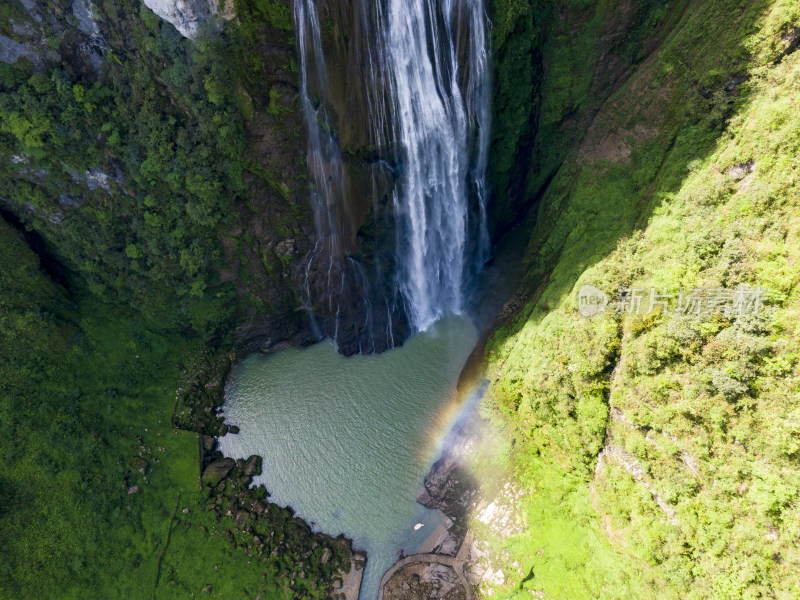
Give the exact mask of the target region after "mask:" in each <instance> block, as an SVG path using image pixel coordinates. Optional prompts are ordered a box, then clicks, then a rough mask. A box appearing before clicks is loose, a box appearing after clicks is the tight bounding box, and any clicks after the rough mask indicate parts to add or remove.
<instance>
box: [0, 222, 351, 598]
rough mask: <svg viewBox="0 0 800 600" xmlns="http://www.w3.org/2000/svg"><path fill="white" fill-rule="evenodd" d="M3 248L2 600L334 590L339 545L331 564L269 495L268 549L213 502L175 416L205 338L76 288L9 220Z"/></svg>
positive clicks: (1, 237) (290, 594)
mask: <svg viewBox="0 0 800 600" xmlns="http://www.w3.org/2000/svg"><path fill="white" fill-rule="evenodd" d="M0 256H2V257H3V261H1V262H0V497H2V503H0V540H2V543H1V545H0V547H1V548H2V557H3V560H2V563H1V564H0V598H4V599H5V598H8V599H9V600H11V599H14V600H19V599H22V598H31V599H33V598H36V599H40V598H64V599H67V598H81V599H84V598H132V599H143V600H144V599H162V598H163V599H167V598H188V597H191V596H193V595H199V593H200V592H201V591H202V590H203V588H207V586H211V587H210V593H209V595H208V597H211V598H246V597H250V598H255V597H256V596H257V595H259V594H261V596H260V597H261V598H262V599H266V598H276V599H277V598H284V599H288V598H294V597H297V596H298V595H302V596H303V597H321V596H323V595H324V593H325V592H326V590H327V585H328V584H329V583H330V581H331V578H332V574H333V572H335V571H336V569H338V567H339V565H340V564H341V563H340V561H339V550H337V549H336V548H338V546H339V545H336V547H334V548H333V558H332V559H331V560H330V562H329V563H328V565H322V564H321V561H320V556H319V554H320V553H321V552H322V546H319V543H320V542H322V544H326V543H327V542H325V541H322V540H321V538H319V536H316V537H315V538H314V539H312V537H311V536H310V534H309V532H308V530H307V528H304V527H300V526H298V524H296V523H295V522H294V521H293V520H292V519H291V515H289V514H288V512H287V511H282V510H278V509H277V507H272V508H270V510H269V512H268V513H265V515H264V517H263V518H259V519H258V520H257V521H256V522H254V523H250V524H249V525H248V528H249V530H250V531H253V530H255V531H258V532H259V534H260V535H264V534H263V533H262V532H264V531H266V536H265V539H266V540H267V545H266V549H265V550H263V556H261V554H260V553H258V552H254V551H253V548H252V540H253V534H252V533H250V535H249V540H250V548H248V547H247V541H246V540H247V539H248V537H247V534H246V532H244V531H242V529H241V528H238V527H237V526H235V525H234V523H233V518H232V517H225V516H224V514H225V513H224V512H223V516H221V518H218V516H217V515H218V514H219V512H218V511H217V512H215V511H212V510H208V508H209V502H210V501H212V500H213V497H212V498H211V499H209V498H208V497H207V496H208V494H207V492H206V490H203V489H202V488H201V486H200V472H199V469H200V463H199V444H198V438H197V434H196V433H193V432H188V431H181V430H177V429H174V428H173V427H172V413H173V407H174V406H175V404H176V401H175V390H176V389H178V387H179V384H181V381H182V375H181V373H182V369H183V367H182V366H181V365H182V364H186V365H189V364H191V362H192V361H193V360H194V359H195V357H196V356H198V353H200V354H202V353H204V352H206V351H205V350H203V347H202V343H201V342H200V341H198V340H197V339H192V338H186V337H183V336H180V335H176V334H169V335H165V334H160V333H157V332H154V331H152V330H150V329H148V328H147V326H145V325H144V324H143V322H142V320H141V318H137V317H136V316H135V315H131V314H127V313H126V312H125V311H124V310H120V309H119V308H118V307H112V306H109V305H106V304H103V303H101V302H99V301H97V300H96V299H94V296H93V295H92V294H90V293H88V292H83V293H74V294H73V295H70V294H68V292H67V291H66V290H65V289H64V288H62V287H60V286H59V285H57V284H55V283H53V282H52V280H51V279H50V278H49V277H48V276H47V275H46V274H45V273H43V272H42V271H41V270H40V266H39V260H38V258H37V257H36V255H35V254H34V253H33V252H31V250H30V249H29V248H28V246H27V245H26V243H25V241H24V240H23V238H22V236H21V235H20V234H19V233H18V232H17V231H16V230H14V229H13V228H11V227H10V226H8V225H7V224H6V222H5V221H2V220H0ZM203 383H204V384H205V383H206V382H205V381H204V382H203ZM139 469H142V470H143V472H140V470H139ZM233 487H234V485H233V483H228V486H227V488H228V489H229V490H231V489H233ZM270 532H272V536H270V535H269V534H270ZM234 539H235V541H236V542H237V545H238V547H237V545H234V544H232V543H231V541H232V540H234ZM317 546H319V550H318V551H317V554H316V555H314V557H312V558H308V557H306V556H305V553H306V552H307V551H308V553H309V554H310V550H309V549H311V548H314V547H317ZM273 549H274V550H275V552H274V554H271V552H272V550H273ZM256 554H258V555H257V556H256ZM301 571H302V572H303V573H302V576H301ZM314 589H315V590H316V591H313V590H314ZM207 591H208V589H207Z"/></svg>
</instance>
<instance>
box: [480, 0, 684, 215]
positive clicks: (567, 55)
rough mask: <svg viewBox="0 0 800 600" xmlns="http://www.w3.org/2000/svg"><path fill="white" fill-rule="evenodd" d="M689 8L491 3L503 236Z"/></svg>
mask: <svg viewBox="0 0 800 600" xmlns="http://www.w3.org/2000/svg"><path fill="white" fill-rule="evenodd" d="M681 4H685V2H678V1H676V0H659V1H657V2H634V3H630V4H629V5H626V6H620V4H619V3H618V2H612V1H604V2H586V1H585V0H562V1H558V2H552V1H548V0H492V2H490V8H491V12H492V18H493V22H494V27H493V29H492V49H493V55H494V56H493V58H494V61H495V82H494V119H493V133H492V135H493V141H492V157H491V165H490V173H491V181H492V185H493V195H492V207H493V210H492V222H493V228H494V229H495V230H503V229H505V228H507V227H509V226H510V225H512V224H513V223H515V222H517V220H518V219H519V217H520V215H522V214H524V212H525V211H526V210H527V209H528V208H529V207H530V206H531V203H532V202H533V201H535V200H536V199H538V197H539V195H540V194H541V193H542V192H543V191H544V188H545V187H546V186H547V184H548V182H549V181H550V180H551V178H552V177H553V175H554V174H555V172H556V171H557V170H558V168H559V167H560V165H561V163H562V162H563V161H564V159H565V158H566V156H567V154H568V153H569V151H570V149H571V148H572V147H573V146H575V145H576V144H577V143H579V142H580V141H581V139H582V138H583V136H584V135H585V134H586V131H587V129H588V126H589V125H590V124H591V122H592V119H593V117H594V115H595V114H596V113H597V111H598V110H599V108H600V107H601V106H602V103H603V102H604V101H605V99H606V98H607V97H608V95H609V94H610V93H611V92H612V91H614V90H615V87H616V86H617V84H618V81H619V80H620V79H621V78H622V77H623V75H624V73H625V72H626V70H628V69H631V68H635V67H636V66H637V65H639V64H640V63H641V62H642V61H643V60H644V59H645V58H646V57H647V55H648V53H649V52H650V51H651V50H652V46H653V43H654V42H655V41H656V40H657V36H658V35H660V33H661V31H662V30H664V29H666V28H667V27H668V26H669V23H670V17H671V15H672V14H674V13H677V12H679V10H678V9H679V8H680V5H681ZM673 6H674V7H675V8H674V9H673V11H672V13H670V8H672V7H673ZM609 57H611V58H609Z"/></svg>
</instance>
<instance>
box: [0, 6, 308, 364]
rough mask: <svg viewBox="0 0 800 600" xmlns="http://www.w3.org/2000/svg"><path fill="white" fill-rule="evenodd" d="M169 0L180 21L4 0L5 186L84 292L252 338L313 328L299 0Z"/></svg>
mask: <svg viewBox="0 0 800 600" xmlns="http://www.w3.org/2000/svg"><path fill="white" fill-rule="evenodd" d="M151 4H153V3H151ZM167 4H168V3H163V2H162V3H155V4H154V8H155V9H157V10H158V11H159V14H162V15H164V16H165V17H169V18H170V19H171V20H172V21H174V23H175V26H176V27H177V30H176V29H175V28H174V27H173V25H172V24H170V23H167V22H165V21H162V20H159V19H158V18H157V17H156V15H154V14H153V13H152V12H151V11H150V9H148V8H147V7H146V6H145V4H143V3H141V2H139V1H133V0H131V1H127V2H122V3H114V4H109V3H94V2H91V1H90V0H87V1H86V2H83V1H82V0H76V1H74V2H66V1H64V2H58V3H37V2H32V1H26V2H23V3H18V2H16V0H15V1H14V2H10V3H7V4H4V6H3V9H2V15H1V16H2V17H3V18H2V22H1V24H0V28H2V29H0V33H1V34H2V36H3V37H2V38H0V41H2V48H3V53H2V55H0V59H2V62H0V69H2V75H3V79H2V82H0V85H2V86H3V97H2V105H0V110H2V116H3V124H2V127H0V157H1V158H0V163H2V170H3V183H2V187H0V202H2V206H3V208H4V209H5V210H7V211H10V212H11V213H13V214H15V215H16V216H17V217H18V218H19V219H21V221H22V222H23V223H24V224H25V226H26V227H30V228H33V229H35V230H37V231H38V232H39V233H40V234H41V235H42V237H43V238H44V240H45V242H46V246H47V248H48V253H49V260H54V261H58V262H59V263H62V264H63V265H64V266H65V268H66V270H67V272H69V273H72V275H74V277H73V279H72V282H71V283H72V285H71V287H72V288H73V289H74V291H75V292H76V293H83V292H84V291H87V290H88V291H90V292H91V293H95V294H102V295H104V296H105V297H107V298H116V299H118V300H121V301H122V302H123V303H126V304H129V305H130V306H132V307H133V308H134V309H135V310H137V311H139V312H140V313H141V314H142V315H143V316H144V317H145V318H146V319H147V320H148V321H149V322H150V323H151V324H152V325H154V326H156V327H181V328H186V329H192V330H194V331H196V332H199V333H201V334H203V335H206V336H208V335H215V336H218V337H219V336H221V337H222V338H224V339H227V340H228V341H232V342H236V343H237V344H239V345H243V346H246V347H248V348H252V349H256V348H260V347H269V346H270V345H272V344H274V343H277V342H278V341H280V340H281V339H287V338H294V339H295V341H296V342H302V341H303V340H307V339H310V335H311V334H309V333H308V324H307V319H306V317H305V315H304V314H303V312H302V311H300V310H298V309H300V308H301V307H302V305H303V301H302V299H301V298H300V294H299V291H300V289H301V283H300V282H302V278H303V277H304V265H303V260H302V259H303V257H304V255H305V254H306V253H307V252H308V250H309V248H310V247H311V245H312V241H311V238H312V237H313V234H314V227H313V222H312V218H311V211H310V206H309V199H308V182H307V178H306V172H305V161H304V155H305V137H304V134H303V124H302V118H301V115H300V110H299V102H298V79H297V68H296V60H295V47H294V36H293V26H292V18H291V8H290V6H291V3H290V2H278V1H276V2H267V3H263V2H249V1H243V2H237V3H236V11H237V13H238V18H237V19H236V20H233V16H234V15H233V8H234V7H233V5H232V4H226V5H225V7H224V10H222V9H216V11H215V10H214V9H213V7H211V8H209V6H210V5H209V6H206V4H205V3H202V2H200V3H177V4H175V5H174V6H172V5H170V6H167ZM214 6H216V3H215V4H214ZM170 7H171V8H170ZM168 8H169V9H170V10H167V9H168ZM173 8H174V9H175V10H172V9H173ZM178 9H180V10H178ZM181 33H183V34H185V35H187V36H190V37H196V38H197V40H196V41H194V42H192V41H189V40H187V39H185V38H184V37H182V35H181ZM234 324H238V328H237V329H236V330H235V331H234V332H232V333H231V328H232V325H234Z"/></svg>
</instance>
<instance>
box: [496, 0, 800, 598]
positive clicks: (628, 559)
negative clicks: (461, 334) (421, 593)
mask: <svg viewBox="0 0 800 600" xmlns="http://www.w3.org/2000/svg"><path fill="white" fill-rule="evenodd" d="M571 4H572V3H571ZM599 6H600V7H601V8H602V6H603V5H599ZM625 6H629V5H627V4H625ZM598 10H599V8H598ZM556 14H558V11H556ZM561 14H562V15H565V14H568V11H566V10H565V11H562V13H561ZM562 26H563V24H562ZM562 31H564V30H563V29H562ZM566 31H569V29H567V30H566ZM566 31H565V33H566ZM580 31H581V28H578V29H576V30H574V31H573V34H574V35H573V36H567V37H564V38H562V40H563V43H564V45H563V46H562V47H561V49H560V51H558V52H555V54H553V55H552V56H554V57H556V56H561V57H562V60H564V61H565V62H575V63H576V64H577V67H576V68H578V69H580V68H582V67H581V65H582V64H584V63H582V62H581V61H580V57H581V56H582V55H581V49H582V48H584V47H588V46H591V45H592V44H595V43H596V44H601V43H602V42H603V38H602V36H601V37H600V38H598V39H597V40H595V41H592V40H591V39H589V40H586V39H581V37H580V35H578V33H579V32H580ZM595 31H596V32H599V31H603V28H598V29H596V30H595ZM637 31H638V30H637V29H636V28H634V29H633V30H632V35H634V39H636V36H637V35H639V34H638V33H637ZM798 31H800V13H798V9H797V6H796V3H793V2H782V1H774V2H773V1H765V2H758V3H751V2H746V3H745V2H737V1H733V0H732V1H729V2H724V3H716V4H715V5H713V6H712V5H710V4H708V3H703V2H689V3H675V4H673V5H672V7H671V10H670V11H668V12H667V13H666V14H665V15H664V18H663V20H662V25H661V26H659V27H658V28H656V29H655V30H654V34H655V37H653V40H652V44H654V45H651V43H650V42H649V43H646V44H644V45H643V46H641V47H642V48H652V51H651V52H650V53H649V55H647V56H644V60H642V61H641V62H638V63H637V64H635V65H632V67H631V68H630V69H629V70H627V71H625V72H624V75H623V76H622V78H620V79H618V82H617V83H616V84H614V85H612V86H611V88H610V89H611V94H610V95H609V96H608V97H607V98H605V99H601V100H600V102H599V103H598V105H597V109H596V110H593V111H590V112H586V113H584V114H585V115H586V117H585V119H586V121H585V123H586V126H585V127H582V128H577V129H576V131H580V135H579V138H578V139H577V142H578V143H577V144H575V145H573V146H571V147H564V146H562V147H563V148H564V153H565V154H564V159H563V161H562V162H561V163H560V166H559V167H558V169H557V171H556V172H555V174H554V175H553V174H552V172H551V170H549V169H547V168H544V167H542V168H537V169H535V170H534V171H532V173H531V175H532V178H528V179H525V181H526V182H527V183H526V185H531V183H530V182H534V183H533V185H534V188H537V186H538V184H536V182H537V181H538V180H539V179H541V180H542V181H544V182H546V185H545V186H544V187H543V189H541V190H539V192H537V193H538V196H539V200H538V204H537V206H536V208H535V223H534V226H533V228H532V231H531V236H530V239H529V243H528V246H527V249H526V253H525V258H524V260H523V265H522V273H523V275H522V280H521V285H520V291H519V294H518V295H517V297H516V298H515V300H514V301H513V302H511V303H509V305H508V306H507V307H506V310H505V312H504V314H503V317H502V319H501V320H500V321H499V323H500V324H501V325H500V327H499V329H498V330H497V331H495V333H494V336H493V337H492V339H491V341H490V342H489V344H488V346H487V347H486V348H485V349H484V352H483V353H482V358H483V360H485V362H486V364H488V365H489V377H490V379H491V382H492V383H491V385H490V388H489V394H488V398H487V402H486V405H485V409H486V411H487V413H489V414H491V415H492V418H493V419H494V420H495V422H496V423H498V424H500V425H502V427H503V430H504V431H505V432H506V436H507V437H508V441H509V444H510V445H512V446H513V451H511V450H510V451H509V455H510V456H511V459H510V460H509V462H508V464H506V466H507V467H509V468H510V469H511V471H512V475H511V477H512V478H513V479H514V480H515V482H516V485H521V486H522V487H523V488H524V490H525V492H526V493H525V494H524V495H523V496H522V500H521V501H520V511H521V513H522V514H523V517H522V518H523V520H525V521H526V523H527V526H526V530H525V531H524V532H523V533H520V534H518V535H515V537H514V539H513V540H512V541H509V540H503V539H500V538H498V539H492V535H491V533H487V539H488V540H489V541H490V543H491V544H493V545H494V547H495V549H496V551H497V553H498V555H499V556H503V557H504V558H503V559H502V560H499V561H498V562H497V563H496V564H498V565H500V566H501V568H502V570H503V575H502V576H501V577H496V578H495V581H494V583H493V584H489V585H488V587H490V588H492V589H494V591H495V592H496V591H502V592H503V593H508V594H511V593H513V592H512V590H517V589H520V588H521V589H523V590H529V591H530V592H531V593H533V594H542V595H543V596H545V597H565V596H566V597H570V598H584V597H585V598H596V597H604V598H649V597H652V598H726V599H727V598H730V599H734V598H748V597H750V598H758V597H778V598H783V597H786V598H789V597H794V596H796V595H797V594H798V589H800V588H798V585H800V583H799V582H798V580H797V573H798V572H799V571H798V564H800V563H799V562H798V561H800V556H798V553H797V547H798V539H799V538H798V535H800V532H798V529H797V525H796V524H797V522H798V516H797V510H798V509H797V507H798V497H799V496H798V494H800V482H799V481H798V478H797V473H798V439H799V438H798V430H797V423H798V420H797V397H798V396H797V394H798V391H797V390H798V387H797V385H798V383H797V382H798V376H800V374H799V372H798V361H797V356H796V348H797V345H798V340H797V327H796V314H797V310H798V281H800V275H798V269H797V257H796V254H797V252H796V248H797V241H796V240H797V236H798V222H797V218H796V215H797V206H796V205H797V197H798V195H797V181H798V178H797V157H798V154H799V153H800V149H798V144H797V135H796V131H797V118H796V114H797V112H796V110H795V107H794V104H795V101H794V98H796V95H797V81H798V68H799V67H800V65H798V55H797V52H796V48H797V40H798V38H800V36H799V35H798ZM583 33H584V34H586V30H585V29H583ZM545 37H546V36H545ZM510 39H511V38H510ZM520 43H521V42H520ZM619 43H620V44H622V47H625V44H626V43H627V42H626V39H625V38H624V37H623V38H622V39H620V41H619ZM543 48H546V46H543ZM551 48H553V46H551ZM544 55H545V56H546V53H545V54H544ZM501 60H502V57H501ZM553 60H555V58H554V59H553ZM612 63H613V61H612ZM612 63H609V64H612ZM543 64H545V65H546V64H548V61H546V60H543ZM549 64H551V65H552V64H553V62H550V63H549ZM612 71H614V70H613V69H612ZM499 72H502V65H501V67H500V69H499ZM546 79H547V78H546V77H545V81H546ZM556 80H560V79H559V78H555V80H554V81H553V82H554V83H555V81H556ZM562 81H567V80H566V74H564V79H563V80H562ZM591 88H592V86H588V87H585V88H584V89H587V90H588V89H591ZM498 89H502V82H501V81H500V82H498ZM570 89H572V88H570V86H569V85H568V84H566V83H565V84H564V86H560V85H555V86H554V87H550V88H547V87H546V86H545V85H544V84H542V87H541V88H540V98H541V99H540V103H541V104H542V105H544V104H545V103H546V102H547V101H548V97H547V96H548V94H553V95H554V98H555V99H559V102H560V103H561V104H560V106H561V107H562V108H563V110H564V112H563V114H564V115H568V114H580V110H578V111H577V113H576V112H575V106H574V105H572V104H571V103H570V99H571V98H572V97H573V96H572V95H571V94H569V93H566V92H568V91H569V90H570ZM548 90H549V91H548ZM559 92H562V93H561V94H560V95H559ZM551 101H555V100H552V99H551ZM578 108H580V107H578ZM568 109H570V110H568ZM546 114H547V111H544V110H542V111H540V113H539V115H540V116H539V123H542V125H540V126H539V129H537V130H536V131H537V134H536V135H537V136H541V135H544V134H543V133H542V131H544V123H546V119H545V115H546ZM568 123H569V119H567V120H563V119H562V120H561V121H558V122H554V123H552V125H553V126H557V127H558V128H559V130H561V131H566V130H567V129H565V128H566V127H567V124H568ZM502 131H503V130H502V127H501V128H500V129H498V132H502ZM558 147H559V146H558V144H557V145H556V148H558ZM532 156H533V157H534V158H533V159H532V160H533V161H534V163H535V164H540V165H541V164H543V163H542V162H541V160H539V159H536V158H535V157H536V152H532ZM537 161H538V162H537ZM496 181H497V180H496ZM584 285H589V286H594V287H596V288H599V289H600V290H602V291H603V293H605V294H606V296H607V298H608V300H609V305H608V308H607V309H606V311H605V312H603V313H601V314H598V315H597V316H595V317H593V318H591V319H588V318H586V317H585V316H583V315H582V314H581V313H580V312H579V311H578V306H579V304H578V302H579V298H578V295H579V291H580V289H581V288H582V287H583V286H584ZM740 286H744V287H745V288H759V289H763V290H764V294H765V296H764V302H763V305H762V306H761V310H759V311H758V312H756V313H752V312H751V313H748V314H739V313H738V312H737V311H735V310H734V311H724V310H715V309H713V308H712V309H711V310H706V311H703V312H701V313H699V314H695V313H694V312H693V311H686V310H684V311H683V312H681V311H680V310H678V302H679V298H680V293H681V290H682V289H683V290H684V291H685V293H687V294H688V293H690V292H692V291H693V290H694V289H695V288H701V289H704V290H707V292H706V296H704V298H705V301H711V299H712V297H714V294H720V293H724V292H720V290H726V289H727V290H735V289H737V288H739V287H740ZM626 289H627V290H632V289H639V290H640V293H641V294H643V296H644V298H643V300H642V304H641V311H640V312H638V313H637V312H636V311H635V310H634V306H635V305H632V304H630V303H628V304H621V305H620V306H621V307H622V310H621V311H620V312H615V311H614V306H615V305H618V304H619V302H620V301H622V302H625V296H622V297H618V298H615V297H617V295H618V294H619V293H620V290H626ZM651 290H655V293H656V294H657V296H656V300H657V302H656V304H655V305H654V309H653V310H650V308H649V304H650V301H651V293H652V291H651ZM670 294H671V295H672V300H671V302H672V303H671V304H668V305H663V304H660V303H659V302H658V301H659V300H662V299H663V296H664V295H667V296H669V295H670ZM718 308H722V307H721V306H719V307H718ZM684 309H685V305H684ZM498 470H499V469H498ZM508 565H512V566H513V568H509V566H508Z"/></svg>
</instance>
